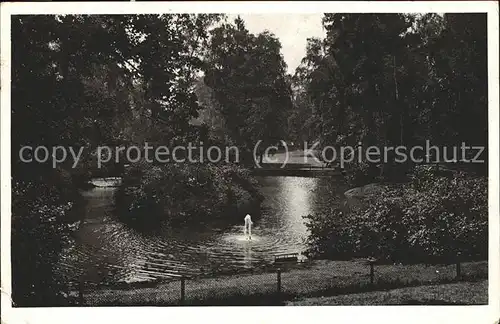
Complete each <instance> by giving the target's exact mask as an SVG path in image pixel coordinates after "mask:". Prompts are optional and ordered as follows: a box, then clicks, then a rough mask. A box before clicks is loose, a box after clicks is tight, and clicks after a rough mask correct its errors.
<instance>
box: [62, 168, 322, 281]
mask: <svg viewBox="0 0 500 324" xmlns="http://www.w3.org/2000/svg"><path fill="white" fill-rule="evenodd" d="M315 180H316V179H306V178H302V179H300V178H286V179H285V178H279V177H278V178H272V179H264V181H263V188H262V192H263V194H264V195H265V196H266V201H265V202H264V208H263V213H262V217H261V218H260V219H258V220H255V221H254V223H255V225H254V228H253V229H252V240H248V239H247V237H246V236H245V235H244V234H243V226H242V224H241V223H240V224H238V225H234V226H233V227H231V228H229V229H226V230H220V229H209V228H207V229H205V230H202V231H200V232H198V233H194V232H192V231H184V232H178V231H170V230H168V229H165V231H160V234H155V235H145V234H140V233H138V232H136V231H134V230H133V229H131V228H129V227H127V226H125V225H123V224H122V223H120V222H119V221H117V219H116V218H115V217H114V216H112V215H111V214H110V213H111V212H110V211H111V210H112V209H113V208H112V207H113V190H109V189H102V188H101V189H94V190H91V191H89V192H86V193H85V195H84V196H85V198H86V199H87V200H88V205H89V207H88V208H87V211H86V215H85V219H86V221H85V222H83V224H82V226H81V228H80V229H79V230H78V232H77V244H76V245H75V246H74V247H72V248H71V249H68V250H67V251H66V254H64V253H63V255H62V257H61V267H60V268H61V271H63V272H65V276H67V277H68V278H69V280H77V278H76V277H75V276H77V274H76V273H77V271H75V269H79V270H80V271H78V273H86V276H87V277H93V279H94V280H96V281H103V282H108V283H112V282H117V281H125V282H134V281H145V280H146V281H147V280H154V279H160V278H177V277H179V276H181V275H196V274H199V273H202V272H205V271H211V270H214V269H221V268H222V269H224V268H227V269H238V268H251V267H255V266H259V265H263V264H269V263H270V262H272V260H273V259H274V255H275V254H279V253H289V252H302V251H303V250H304V248H305V244H304V239H305V237H306V233H307V232H306V227H305V225H304V223H303V220H302V216H303V215H305V214H307V213H309V212H311V206H310V203H311V199H310V195H311V194H312V191H311V190H312V189H313V188H314V186H315ZM241 222H243V218H242V219H241ZM72 276H73V277H74V278H72Z"/></svg>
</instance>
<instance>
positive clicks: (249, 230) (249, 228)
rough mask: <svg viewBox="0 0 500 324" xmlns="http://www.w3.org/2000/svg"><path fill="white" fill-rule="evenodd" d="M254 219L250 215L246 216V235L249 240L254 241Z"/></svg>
mask: <svg viewBox="0 0 500 324" xmlns="http://www.w3.org/2000/svg"><path fill="white" fill-rule="evenodd" d="M252 224H253V222H252V218H251V217H250V215H249V214H247V215H246V216H245V229H244V233H245V236H246V237H247V239H248V240H252Z"/></svg>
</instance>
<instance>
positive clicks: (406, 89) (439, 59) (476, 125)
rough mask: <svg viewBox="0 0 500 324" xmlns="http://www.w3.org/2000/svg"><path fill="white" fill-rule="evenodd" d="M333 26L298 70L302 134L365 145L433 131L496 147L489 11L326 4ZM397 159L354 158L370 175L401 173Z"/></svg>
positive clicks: (430, 135) (408, 142)
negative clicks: (356, 9)
mask: <svg viewBox="0 0 500 324" xmlns="http://www.w3.org/2000/svg"><path fill="white" fill-rule="evenodd" d="M323 26H324V28H325V29H326V31H327V35H326V37H325V38H324V39H317V38H316V39H309V40H308V47H307V53H306V56H305V57H304V59H303V61H302V64H301V65H300V66H299V67H298V68H297V70H296V73H295V76H294V84H295V86H296V87H297V89H298V91H297V92H296V96H295V101H294V112H293V114H292V115H293V116H295V117H294V118H295V120H303V121H304V122H303V123H302V125H303V126H302V127H300V126H299V127H298V129H299V132H298V133H299V134H301V135H300V136H302V137H304V138H309V139H310V140H312V139H318V140H320V141H321V142H322V143H323V145H349V146H356V145H357V143H358V142H361V143H362V145H363V147H364V148H366V147H368V146H372V145H377V146H393V147H394V146H398V145H404V146H406V147H410V146H413V145H422V144H423V142H424V141H425V140H426V139H428V140H430V141H431V142H432V143H433V144H435V145H440V146H452V145H455V146H460V144H461V143H462V142H466V143H471V144H472V145H483V146H485V147H487V86H486V84H487V75H486V73H487V66H486V57H487V56H486V16H485V15H482V14H470V15H469V14H445V15H444V16H441V15H437V14H425V15H409V14H325V15H324V18H323ZM305 116H307V117H308V118H304V117H305ZM295 124H297V123H296V122H295ZM306 125H307V126H306ZM309 125H315V127H313V128H312V129H313V130H314V133H313V134H311V133H310V132H311V127H310V126H309ZM295 127H296V128H297V126H295ZM393 159H394V156H393V157H390V156H389V161H388V163H387V164H383V165H382V166H381V168H377V166H376V165H374V164H373V163H368V164H367V165H357V164H356V163H352V164H350V167H351V168H352V169H353V171H354V173H356V172H357V171H362V172H359V173H360V176H362V178H363V180H362V181H361V182H365V183H366V182H369V181H373V180H374V179H375V178H376V177H378V176H381V177H382V178H386V179H391V178H392V179H393V178H394V177H398V176H399V177H400V176H401V174H400V173H399V174H398V173H396V174H391V169H393V168H391V166H392V164H393V163H392V161H393ZM482 170H483V171H485V170H486V168H484V165H483V166H482ZM403 171H404V170H403Z"/></svg>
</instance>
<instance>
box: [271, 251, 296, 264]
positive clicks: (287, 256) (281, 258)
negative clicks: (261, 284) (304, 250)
mask: <svg viewBox="0 0 500 324" xmlns="http://www.w3.org/2000/svg"><path fill="white" fill-rule="evenodd" d="M298 259H299V254H298V253H284V254H277V255H275V256H274V262H275V263H282V262H297V261H298Z"/></svg>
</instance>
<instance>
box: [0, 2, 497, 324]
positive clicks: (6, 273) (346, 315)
mask: <svg viewBox="0 0 500 324" xmlns="http://www.w3.org/2000/svg"><path fill="white" fill-rule="evenodd" d="M192 12H196V13H218V12H224V13H228V14H236V13H246V14H248V13H288V14H293V13H295V14H307V13H323V12H353V13H354V12H373V13H376V12H387V13H390V12H412V13H416V12H438V13H443V12H487V13H488V85H489V86H488V94H489V100H488V102H489V111H488V118H489V125H488V126H489V177H490V180H489V246H490V249H489V305H488V306H465V307H463V306H462V307H459V306H372V307H370V306H354V307H352V306H317V307H305V306H304V307H287V308H277V307H252V308H248V307H225V308H224V309H221V308H220V307H189V308H181V307H168V308H161V307H87V308H80V307H74V308H12V307H11V304H10V299H9V296H10V291H11V287H10V279H11V272H10V271H11V270H10V208H11V184H10V179H11V178H10V109H8V108H7V107H10V28H11V27H10V15H13V14H62V13H67V14H77V13H79V14H135V13H192ZM1 22H2V28H1V29H2V33H1V63H2V64H1V80H2V87H1V107H2V109H1V119H0V122H1V123H0V125H1V127H0V132H1V142H0V144H1V145H0V149H1V161H2V162H3V163H1V164H0V167H1V178H0V179H1V181H0V185H1V205H0V206H1V215H2V217H1V228H2V235H1V251H2V262H1V266H2V267H1V270H2V274H1V276H2V277H1V278H2V297H1V302H2V316H1V318H2V323H8V324H11V323H12V324H13V323H100V322H104V323H106V322H118V323H137V322H144V321H147V322H148V323H149V322H163V323H164V322H174V323H176V322H179V323H185V322H191V321H193V322H203V323H207V322H208V323H212V322H213V323H226V322H227V323H238V324H243V323H268V322H286V323H302V324H303V323H307V322H311V321H312V322H335V323H339V322H344V323H356V322H361V321H363V322H367V321H368V322H373V321H375V322H381V323H400V322H405V323H417V322H418V323H422V322H428V323H431V322H432V323H446V322H455V323H456V322H463V323H494V322H495V321H498V319H499V317H500V310H499V308H500V299H499V288H500V282H499V278H498V275H499V274H500V266H499V254H500V250H499V246H500V235H499V200H498V199H499V197H500V195H499V113H498V107H499V98H498V94H499V86H498V82H499V79H498V78H499V74H498V58H499V54H498V53H499V49H498V36H499V35H498V34H499V33H498V26H499V21H498V4H497V2H496V1H442V2H427V1H426V2H424V1H422V2H399V1H398V2H395V1H384V2H382V1H380V2H378V1H377V2H354V1H350V2H315V1H312V2H286V3H285V2H208V1H206V2H73V3H71V2H64V3H54V2H35V3H2V5H1ZM4 283H9V285H8V286H7V285H4Z"/></svg>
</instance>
